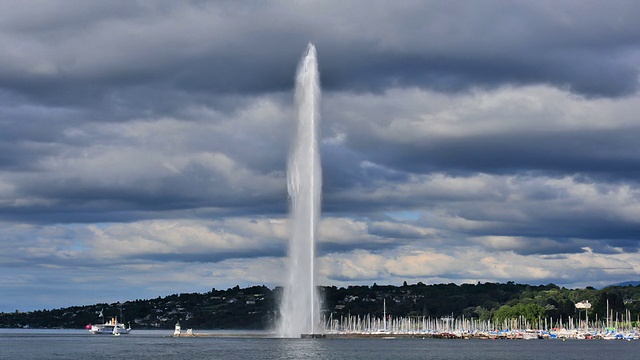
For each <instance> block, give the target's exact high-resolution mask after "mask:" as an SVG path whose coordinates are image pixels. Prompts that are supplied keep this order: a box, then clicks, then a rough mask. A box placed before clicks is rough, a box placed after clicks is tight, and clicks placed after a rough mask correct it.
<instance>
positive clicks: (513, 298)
mask: <svg viewBox="0 0 640 360" xmlns="http://www.w3.org/2000/svg"><path fill="white" fill-rule="evenodd" d="M281 290H282V289H281V288H275V289H269V288H267V287H265V286H253V287H248V288H244V289H241V288H240V287H239V286H236V287H233V288H229V289H227V290H216V289H212V290H211V291H210V292H207V293H183V294H175V295H169V296H166V297H158V298H156V299H147V300H134V301H126V302H124V303H112V304H95V305H90V306H73V307H68V308H63V309H54V310H38V311H31V312H14V313H0V327H5V328H6V327H12V328H13V327H25V326H29V327H32V328H84V327H85V325H87V324H89V323H94V324H95V323H99V322H102V321H103V319H102V318H100V317H99V314H100V313H101V312H102V313H103V314H104V316H105V318H107V319H108V318H111V317H115V316H118V317H120V316H121V315H124V318H125V322H126V323H130V324H131V327H132V328H134V329H170V328H173V326H174V325H175V323H176V322H177V321H180V322H181V323H182V325H183V327H184V328H194V329H269V328H272V327H273V325H274V324H275V323H276V321H277V317H278V304H279V298H280V294H281V292H282V291H281ZM320 293H321V296H322V297H323V299H324V309H325V310H324V316H326V318H329V317H332V318H334V319H338V318H340V317H341V316H348V315H356V316H365V315H367V314H370V315H372V316H375V317H382V311H383V302H386V307H387V313H389V314H393V316H402V317H406V316H430V317H441V316H451V315H453V316H454V317H459V316H464V317H465V318H478V319H480V320H492V321H500V320H501V319H504V318H505V317H510V316H519V312H523V313H524V312H527V313H528V314H535V316H539V317H547V318H554V319H558V318H561V317H562V318H564V319H567V318H569V317H574V318H577V317H578V316H579V314H578V312H577V310H576V308H575V305H574V304H575V303H576V302H579V301H583V300H588V301H589V302H590V303H591V304H592V308H591V309H590V312H589V318H590V319H595V318H596V316H597V317H598V318H600V319H603V318H605V317H606V306H607V301H608V302H609V306H610V308H611V309H612V311H615V312H617V313H624V312H625V311H626V310H628V311H629V312H630V313H631V318H632V319H637V318H638V317H639V316H640V286H631V285H629V286H613V287H607V288H604V289H600V290H596V289H594V288H592V287H587V288H585V289H566V288H561V287H558V286H556V285H554V284H548V285H538V286H532V285H525V284H515V283H513V282H508V283H506V284H498V283H484V284H481V283H478V284H463V285H456V284H436V285H425V284H422V283H418V284H412V285H408V284H406V282H405V284H403V285H402V286H393V285H384V286H381V285H377V284H374V285H373V286H349V287H347V288H337V287H335V286H326V287H321V288H320ZM583 314H584V313H583Z"/></svg>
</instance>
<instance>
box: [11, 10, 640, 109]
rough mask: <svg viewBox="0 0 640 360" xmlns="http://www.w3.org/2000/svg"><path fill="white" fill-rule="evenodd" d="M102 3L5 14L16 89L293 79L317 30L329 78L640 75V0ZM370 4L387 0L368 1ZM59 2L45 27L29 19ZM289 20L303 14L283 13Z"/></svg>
mask: <svg viewBox="0 0 640 360" xmlns="http://www.w3.org/2000/svg"><path fill="white" fill-rule="evenodd" d="M92 4H93V3H92ZM92 4H84V5H83V6H80V7H79V8H80V9H74V11H70V12H69V13H67V12H64V11H61V10H60V9H59V7H60V6H58V7H55V6H52V5H46V6H45V8H44V9H39V8H37V7H35V6H33V5H21V6H19V9H18V10H14V11H13V12H11V11H10V12H9V13H8V14H7V15H5V16H6V17H7V18H10V16H13V17H12V18H11V19H12V21H10V22H8V23H7V24H8V25H7V26H6V30H5V32H4V34H5V37H4V39H5V45H6V46H8V47H9V48H12V49H14V48H17V49H19V51H15V52H9V54H8V55H5V57H4V62H5V63H6V65H7V66H5V67H4V68H5V70H4V71H2V72H0V84H1V85H2V88H3V89H5V90H8V91H12V92H15V93H18V94H23V95H25V96H27V97H28V98H30V99H32V100H34V101H38V102H44V103H47V102H53V103H58V104H74V105H82V104H85V103H86V104H87V105H88V104H95V103H96V102H98V103H99V102H101V101H107V99H108V97H109V96H110V94H113V93H114V92H116V93H117V92H121V91H123V90H124V91H126V89H132V88H135V89H138V90H139V91H140V92H141V93H144V92H146V91H148V90H149V89H156V90H157V89H165V91H171V90H172V89H181V90H182V91H186V92H195V93H198V92H205V93H209V94H211V93H214V94H215V93H229V92H231V93H261V92H274V91H287V90H289V89H290V88H291V85H292V74H291V69H292V68H295V63H296V61H297V58H298V57H299V53H300V50H299V49H300V48H303V47H304V45H305V43H306V42H307V41H309V40H311V41H314V42H316V43H317V45H318V48H319V49H320V55H321V56H322V62H321V74H322V77H323V85H324V86H325V87H326V88H327V89H328V90H340V89H354V88H355V89H361V90H366V91H379V90H382V89H384V88H385V87H387V86H390V85H391V86H421V87H426V88H433V89H436V90H452V91H457V90H464V89H468V88H470V87H476V86H488V87H494V86H499V85H501V84H505V83H511V84H535V83H544V84H554V85H556V86H559V87H563V88H565V87H566V88H569V89H570V90H571V91H574V92H576V93H578V94H586V95H599V96H619V95H624V94H630V93H633V92H635V90H636V89H637V85H638V68H637V65H636V62H635V61H633V58H634V56H637V53H636V52H635V49H637V46H638V40H637V39H639V38H640V29H639V26H638V25H637V24H636V21H635V18H634V17H633V16H632V15H631V14H633V13H634V9H633V8H634V7H637V5H635V4H628V3H620V2H616V3H614V4H601V3H591V4H589V6H583V7H578V6H572V5H571V4H570V3H565V2H560V3H556V2H553V3H550V2H519V3H512V4H504V3H502V2H483V3H471V4H465V5H464V6H462V5H461V4H449V5H448V6H443V5H442V4H440V3H429V2H405V3H403V4H389V3H388V2H374V4H371V3H370V2H349V3H346V4H340V3H334V4H331V5H330V4H329V3H322V2H319V3H310V4H308V7H305V6H304V5H302V4H296V5H294V4H284V3H272V4H266V3H260V4H257V3H253V4H231V3H226V2H222V3H220V2H203V3H200V2H182V3H170V2H169V3H165V2H140V3H130V2H116V3H109V4H111V5H109V4H107V3H100V4H98V3H95V4H93V5H92ZM60 5H67V6H66V7H65V8H71V7H76V4H75V3H73V5H74V6H70V5H69V4H68V3H65V2H62V3H60ZM364 6H366V7H367V8H373V9H376V11H373V12H371V13H369V12H363V11H362V7H364ZM314 10H316V11H315V13H314V14H313V16H310V15H309V14H308V12H313V11H314ZM47 11H51V14H49V15H47V16H46V17H44V19H43V21H42V23H41V24H40V25H38V26H37V27H33V26H23V25H22V23H25V22H27V20H29V19H32V18H33V16H34V15H37V16H38V17H41V18H42V15H41V14H43V13H46V12H47ZM207 15H208V16H207ZM79 19H81V21H78V20H79ZM234 19H235V20H236V21H234ZM341 20H343V21H344V23H340V21H341ZM282 22H289V24H290V25H289V26H273V25H272V24H278V23H282ZM27 23H31V21H28V22H27ZM347 26H348V29H349V30H350V31H349V32H348V33H344V32H343V31H344V28H345V27H347ZM32 57H33V58H32ZM20 60H27V61H23V62H22V63H20ZM635 60H637V59H635ZM162 105H163V104H162V103H160V102H156V103H152V104H149V106H151V107H154V106H162Z"/></svg>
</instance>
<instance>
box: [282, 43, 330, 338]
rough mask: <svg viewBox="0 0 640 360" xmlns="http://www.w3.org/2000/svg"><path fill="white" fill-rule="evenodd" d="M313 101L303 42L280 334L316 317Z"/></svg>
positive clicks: (310, 327) (312, 61)
mask: <svg viewBox="0 0 640 360" xmlns="http://www.w3.org/2000/svg"><path fill="white" fill-rule="evenodd" d="M319 101H320V80H319V75H318V63H317V60H316V48H315V46H313V44H309V46H307V50H306V51H305V53H304V55H303V57H302V59H301V60H300V64H299V65H298V71H297V75H296V87H295V103H296V107H297V115H298V117H297V132H296V136H295V139H294V141H293V146H292V148H291V153H290V154H289V161H288V168H287V185H288V186H287V187H288V191H289V199H290V217H291V219H290V223H291V238H290V240H289V253H288V254H289V263H288V281H287V284H286V285H285V287H284V293H283V297H282V303H281V304H280V315H281V322H280V328H279V330H280V335H281V336H282V337H300V335H301V334H312V333H314V330H315V327H316V324H317V323H318V321H319V318H320V315H319V314H320V301H319V299H318V294H317V290H316V274H315V265H314V261H315V239H316V233H317V225H318V220H319V218H320V200H321V199H320V197H321V188H322V173H321V168H320V152H319V146H318V135H317V133H318V123H319V121H320V116H319V111H318V104H319Z"/></svg>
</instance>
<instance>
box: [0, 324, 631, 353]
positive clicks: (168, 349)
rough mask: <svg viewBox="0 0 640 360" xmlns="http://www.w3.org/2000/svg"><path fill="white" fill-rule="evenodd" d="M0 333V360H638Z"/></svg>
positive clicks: (625, 349) (537, 344)
mask: <svg viewBox="0 0 640 360" xmlns="http://www.w3.org/2000/svg"><path fill="white" fill-rule="evenodd" d="M171 333H172V332H171V331H144V330H138V331H136V330H133V331H132V332H131V334H128V335H122V336H118V337H116V336H110V335H91V334H88V333H87V332H86V330H20V329H15V330H14V329H0V359H92V360H97V359H110V360H114V359H118V360H121V359H154V360H156V359H189V360H195V359H225V360H234V359H260V360H269V359H326V360H333V359H355V360H360V359H361V360H377V359H394V360H396V359H397V360H403V359H439V360H441V359H445V360H446V359H487V360H489V359H491V360H495V359H509V360H513V359H518V360H526V359H562V360H572V359H598V360H602V359H615V360H626V359H634V360H635V359H639V358H640V341H630V342H629V341H624V340H609V341H607V340H567V341H562V340H444V339H388V340H386V339H272V338H261V337H256V338H228V337H200V338H186V337H183V338H172V337H170V335H171Z"/></svg>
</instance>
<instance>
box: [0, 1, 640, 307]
mask: <svg viewBox="0 0 640 360" xmlns="http://www.w3.org/2000/svg"><path fill="white" fill-rule="evenodd" d="M0 10H1V11H0V48H1V49H2V51H0V129H1V130H0V294H1V295H0V312H2V311H4V312H11V311H15V310H20V311H30V310H36V309H53V308H60V307H67V306H72V305H88V304H95V303H101V302H108V303H110V302H117V301H127V300H135V299H149V298H155V297H158V296H166V295H170V294H176V293H183V292H206V291H209V290H211V289H212V288H217V289H227V288H229V287H233V286H236V285H239V286H240V287H246V286H253V285H263V284H264V285H267V286H269V287H275V286H278V285H282V284H284V275H283V274H284V272H285V270H284V269H285V264H286V251H287V243H288V232H289V227H288V222H289V221H288V206H289V205H288V197H287V189H286V164H287V156H288V153H289V149H290V146H291V143H292V136H293V133H294V131H293V129H295V121H296V119H295V116H296V115H295V107H294V101H293V87H294V78H295V71H296V66H297V63H298V61H299V60H300V58H301V56H302V55H303V52H304V51H305V48H306V47H307V44H308V43H313V44H314V45H315V46H316V48H317V53H318V64H319V69H320V80H321V87H322V100H321V104H320V114H321V134H320V137H321V139H320V141H321V145H320V146H321V157H322V169H323V199H322V221H321V224H320V226H319V236H318V239H317V251H318V254H317V268H318V283H319V284H321V285H335V286H348V285H373V284H374V283H377V284H379V285H381V284H391V285H401V284H402V282H403V281H407V282H408V283H417V282H423V283H425V284H437V283H456V284H462V283H477V282H500V283H504V282H507V281H515V282H517V283H525V284H534V285H535V284H548V283H554V284H557V285H560V286H565V287H569V288H579V287H585V286H594V287H601V286H606V285H608V284H612V283H617V282H620V281H627V280H638V275H639V274H640V253H639V251H638V250H639V247H640V186H639V185H640V141H639V140H638V139H640V93H639V85H640V83H639V81H640V77H639V75H640V22H638V21H637V14H639V13H640V2H637V1H631V0H630V1H607V2H604V1H555V0H554V1H544V0H543V1H539V0H537V1H513V2H509V1H491V0H487V1H468V2H463V1H422V0H421V1H412V0H405V1H378V0H350V1H338V0H323V1H314V0H309V1H268V0H265V1H163V0H154V1H143V0H140V1H129V0H126V1H124V0H123V1H79V0H78V1H62V0H47V1H44V0H42V1H29V2H15V1H4V0H0Z"/></svg>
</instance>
